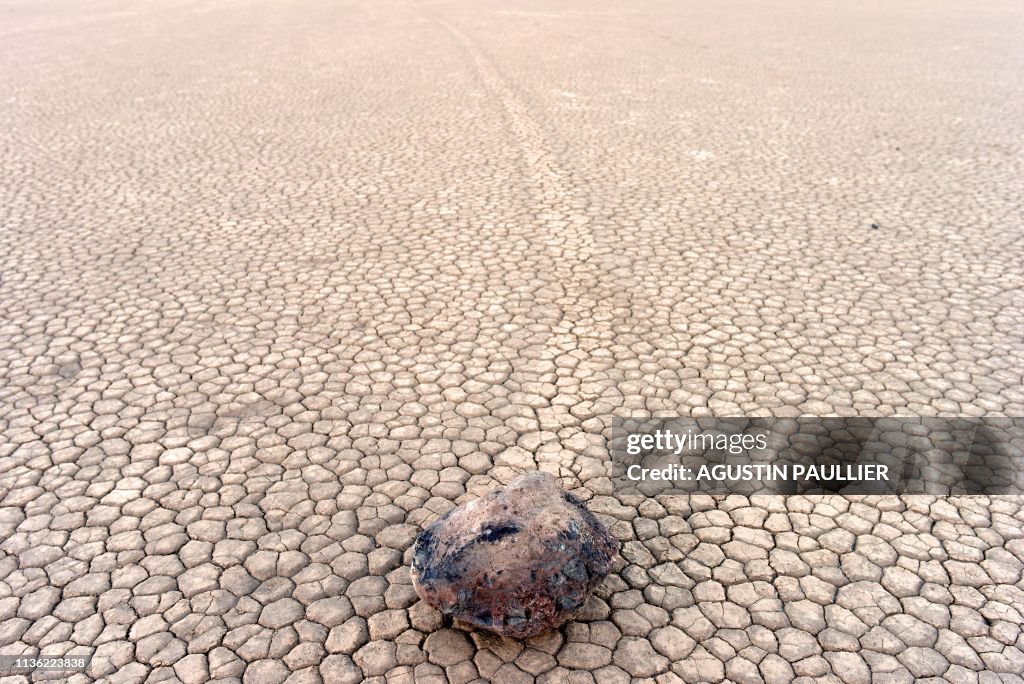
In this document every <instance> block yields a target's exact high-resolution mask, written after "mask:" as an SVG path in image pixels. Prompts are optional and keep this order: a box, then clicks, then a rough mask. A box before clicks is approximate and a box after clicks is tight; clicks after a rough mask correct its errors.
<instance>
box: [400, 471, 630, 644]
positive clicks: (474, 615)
mask: <svg viewBox="0 0 1024 684" xmlns="http://www.w3.org/2000/svg"><path fill="white" fill-rule="evenodd" d="M618 546H619V545H618V541H616V539H615V538H614V537H612V535H611V534H610V533H609V532H608V530H607V529H606V528H605V526H604V525H602V524H601V522H600V521H599V520H598V519H597V518H596V517H595V516H594V515H593V514H592V513H591V512H590V511H589V510H588V509H587V507H586V506H585V505H584V504H583V503H582V502H581V501H579V500H578V499H577V498H576V497H574V496H572V495H571V494H568V493H566V492H564V491H563V490H562V488H561V487H560V486H559V484H558V482H557V480H555V478H554V477H552V476H551V475H548V474H546V473H539V472H536V473H530V474H527V475H523V476H521V477H519V478H517V479H516V480H514V481H513V482H512V483H511V484H510V485H509V486H508V488H507V489H505V490H502V489H497V490H495V491H492V492H490V493H488V494H487V495H485V496H483V497H481V498H479V499H477V500H475V501H472V502H470V503H468V504H465V505H463V506H460V507H458V508H455V509H453V510H451V511H449V512H448V513H446V514H445V515H444V516H442V517H441V518H439V519H438V520H437V521H435V522H434V523H432V524H431V525H430V526H429V527H427V528H426V529H425V530H424V531H423V532H422V533H421V534H420V536H419V538H418V539H417V540H416V544H415V546H414V549H413V559H412V580H413V586H414V587H415V589H416V592H417V593H418V594H419V595H420V597H421V598H423V600H424V601H426V602H427V603H429V604H430V605H432V606H434V607H436V608H438V609H439V610H440V611H441V612H442V613H445V614H449V615H452V616H453V617H455V618H458V619H459V620H462V621H463V622H466V623H468V624H470V625H473V626H475V627H479V628H482V629H486V630H490V631H492V632H495V633H497V634H500V635H503V636H510V637H515V638H526V637H530V636H532V635H535V634H539V633H541V632H544V631H546V630H549V629H552V628H554V627H557V626H558V625H560V624H561V623H562V622H564V621H565V620H566V619H568V618H569V617H570V615H571V614H572V613H573V612H574V611H575V610H576V609H578V608H580V607H581V606H582V605H583V604H584V603H585V602H586V600H587V598H588V597H589V595H590V593H591V592H592V591H593V590H594V588H595V587H596V586H597V584H598V582H600V581H601V579H602V578H603V577H604V576H605V575H606V574H607V573H608V571H609V569H610V568H611V563H612V559H613V558H614V557H615V555H616V554H617V552H618Z"/></svg>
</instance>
